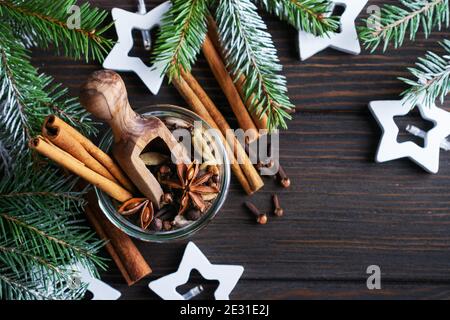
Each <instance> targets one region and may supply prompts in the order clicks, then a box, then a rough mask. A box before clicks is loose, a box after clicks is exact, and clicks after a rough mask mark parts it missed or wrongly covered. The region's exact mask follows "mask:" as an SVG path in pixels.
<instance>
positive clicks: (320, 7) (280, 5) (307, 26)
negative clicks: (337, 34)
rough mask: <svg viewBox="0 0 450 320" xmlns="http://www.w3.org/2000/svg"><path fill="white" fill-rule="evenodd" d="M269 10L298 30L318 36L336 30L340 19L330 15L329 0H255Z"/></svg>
mask: <svg viewBox="0 0 450 320" xmlns="http://www.w3.org/2000/svg"><path fill="white" fill-rule="evenodd" d="M254 2H255V3H257V4H259V5H260V6H261V7H262V8H264V10H266V11H267V12H269V13H271V14H274V15H275V16H277V17H279V18H280V19H282V20H283V21H286V22H288V23H289V24H290V25H292V26H293V27H294V28H296V29H297V30H303V31H306V32H308V33H312V34H314V35H317V36H321V35H324V34H325V33H327V32H333V31H336V30H337V28H338V27H339V21H338V19H336V18H335V17H328V16H327V14H328V13H330V1H329V0H254Z"/></svg>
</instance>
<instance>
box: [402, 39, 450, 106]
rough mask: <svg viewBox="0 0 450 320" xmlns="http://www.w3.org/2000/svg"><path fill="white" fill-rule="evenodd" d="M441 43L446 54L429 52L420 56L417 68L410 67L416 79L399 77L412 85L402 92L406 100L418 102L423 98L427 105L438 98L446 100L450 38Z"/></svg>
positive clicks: (449, 66) (449, 84)
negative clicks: (440, 54)
mask: <svg viewBox="0 0 450 320" xmlns="http://www.w3.org/2000/svg"><path fill="white" fill-rule="evenodd" d="M441 45H442V47H443V48H444V49H445V52H446V54H444V55H443V56H439V55H438V54H436V53H433V52H428V53H427V54H426V55H425V57H424V58H419V62H417V63H416V68H409V69H408V70H409V71H410V72H411V74H412V75H413V76H414V77H415V79H408V78H403V77H401V78H399V79H400V80H403V81H404V82H405V83H406V84H408V85H409V86H411V87H410V88H409V89H408V90H406V91H405V92H403V94H402V95H404V98H405V99H406V100H409V101H412V102H413V103H416V102H417V101H418V100H419V99H423V101H424V102H425V104H426V105H430V104H432V103H434V102H435V101H436V99H438V98H439V100H440V101H441V103H443V102H444V98H445V96H446V95H447V94H448V92H449V90H450V40H447V39H446V40H444V41H443V42H442V43H441Z"/></svg>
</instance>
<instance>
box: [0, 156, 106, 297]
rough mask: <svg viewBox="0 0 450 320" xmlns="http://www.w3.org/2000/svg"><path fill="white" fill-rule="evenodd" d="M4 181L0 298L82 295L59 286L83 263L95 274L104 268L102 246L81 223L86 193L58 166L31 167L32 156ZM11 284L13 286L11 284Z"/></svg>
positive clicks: (20, 161) (0, 191) (0, 217)
mask: <svg viewBox="0 0 450 320" xmlns="http://www.w3.org/2000/svg"><path fill="white" fill-rule="evenodd" d="M15 160H16V162H17V165H16V169H15V170H14V172H13V174H12V175H11V176H10V177H9V178H4V179H2V181H1V182H0V299H2V298H3V299H20V298H24V297H26V298H29V299H32V298H35V299H67V298H71V299H72V298H77V297H78V298H79V297H80V294H82V293H83V292H84V291H83V292H82V291H79V289H80V288H75V289H73V290H68V288H65V289H66V290H58V288H57V287H56V284H59V285H61V283H67V282H68V281H69V280H70V279H71V277H72V276H73V271H71V270H69V269H67V268H66V267H65V266H68V265H70V264H74V263H80V264H81V265H83V266H85V267H86V268H88V270H91V271H92V272H94V273H95V268H94V264H95V265H97V266H100V267H102V268H103V267H104V266H105V265H104V262H103V260H102V259H100V258H98V257H97V256H96V252H97V251H98V249H99V248H100V247H101V246H102V245H103V242H102V241H99V240H95V234H94V233H93V232H92V231H90V230H88V229H86V227H84V226H82V225H80V224H79V221H80V215H81V214H82V208H83V205H84V200H83V192H74V191H73V189H74V187H75V183H76V180H74V179H71V178H65V177H64V176H62V175H61V173H60V172H59V170H56V169H53V168H51V167H47V168H44V169H41V170H39V173H38V172H37V171H35V170H34V168H33V167H32V163H31V161H30V160H31V159H30V158H29V157H20V158H16V159H15ZM11 286H12V287H11Z"/></svg>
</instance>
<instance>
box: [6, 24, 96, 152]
mask: <svg viewBox="0 0 450 320" xmlns="http://www.w3.org/2000/svg"><path fill="white" fill-rule="evenodd" d="M0 34H2V36H1V37H0V101H2V102H3V103H4V105H3V108H2V113H1V117H0V125H1V126H3V130H5V131H6V132H8V133H9V135H10V138H11V139H14V141H15V143H16V144H19V145H20V146H22V150H23V149H24V148H26V144H27V141H28V140H29V138H30V137H31V136H33V135H35V134H37V133H39V132H40V128H41V126H42V123H43V119H44V118H45V116H47V115H48V114H51V113H53V114H57V115H58V116H60V117H61V118H62V119H64V120H65V121H67V122H69V123H70V124H72V125H75V126H77V127H79V128H80V129H81V131H83V132H84V133H87V134H89V133H95V132H96V130H95V128H94V127H93V123H92V122H90V120H89V119H88V113H87V111H86V110H85V109H84V108H82V107H81V106H80V105H79V103H77V102H76V100H75V99H72V98H66V92H67V89H61V87H60V85H58V84H56V85H55V84H52V82H53V79H52V78H51V77H48V76H45V75H43V74H39V73H38V71H37V69H36V68H35V67H33V66H32V65H31V63H30V57H29V52H28V50H27V49H25V48H24V45H23V44H22V43H21V42H19V41H17V40H16V39H15V38H14V34H13V33H12V30H11V28H10V27H9V25H7V24H5V23H3V21H0Z"/></svg>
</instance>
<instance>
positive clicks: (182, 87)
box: [173, 77, 256, 195]
mask: <svg viewBox="0 0 450 320" xmlns="http://www.w3.org/2000/svg"><path fill="white" fill-rule="evenodd" d="M173 84H174V86H175V88H176V89H177V90H178V91H179V93H180V94H181V96H182V97H183V98H184V100H185V101H186V103H187V104H188V105H189V106H190V107H191V109H192V110H193V111H194V112H195V113H197V114H198V115H199V116H200V117H201V118H202V119H203V120H205V121H206V122H207V123H208V124H209V125H210V126H211V127H213V128H214V129H216V130H218V132H219V133H220V138H221V140H222V142H223V144H224V146H225V150H226V152H227V154H228V158H229V159H230V162H231V163H230V165H231V170H232V171H233V173H234V175H235V176H236V178H237V179H238V181H239V183H240V184H241V185H242V188H243V189H244V190H245V192H246V193H247V194H249V195H250V194H252V193H254V192H255V191H256V190H253V188H252V187H251V186H250V184H249V182H248V180H247V178H246V177H245V175H244V173H243V170H242V169H241V167H240V166H239V164H238V162H237V160H236V158H235V157H234V153H233V151H232V150H231V148H230V146H229V145H228V143H227V141H226V139H225V137H224V135H223V134H222V132H221V129H220V127H219V126H218V125H217V123H216V122H215V121H214V119H213V118H212V117H211V115H210V114H209V112H208V110H207V109H206V108H205V106H204V104H203V103H202V101H201V100H200V99H199V98H198V96H197V95H196V94H195V93H194V91H193V90H192V89H191V88H190V86H189V85H188V84H187V82H186V81H185V80H184V79H183V77H179V78H178V77H174V78H173Z"/></svg>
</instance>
